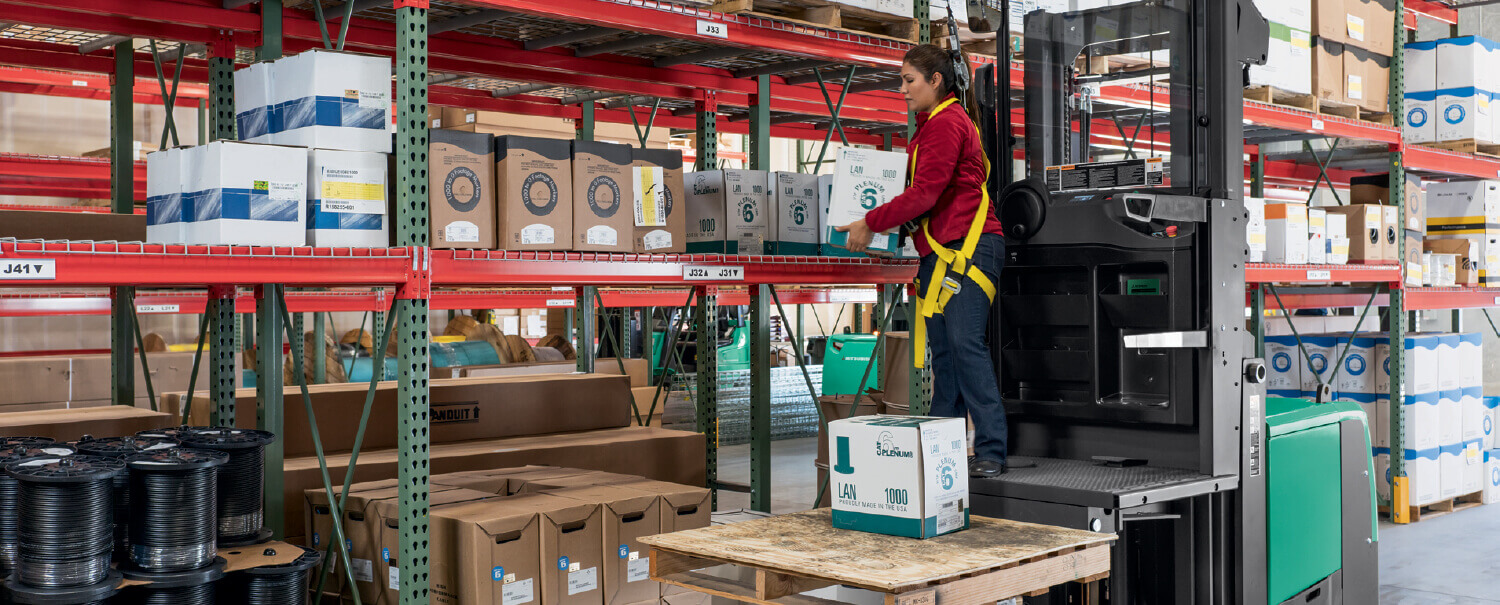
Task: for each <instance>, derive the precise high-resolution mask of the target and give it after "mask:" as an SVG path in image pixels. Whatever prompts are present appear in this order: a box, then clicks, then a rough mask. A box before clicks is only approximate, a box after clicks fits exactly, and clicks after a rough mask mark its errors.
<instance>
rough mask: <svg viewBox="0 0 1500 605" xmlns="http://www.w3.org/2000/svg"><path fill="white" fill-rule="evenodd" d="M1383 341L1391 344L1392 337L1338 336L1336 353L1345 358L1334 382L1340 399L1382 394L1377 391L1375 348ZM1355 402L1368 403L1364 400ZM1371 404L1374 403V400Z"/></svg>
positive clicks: (1370, 334)
mask: <svg viewBox="0 0 1500 605" xmlns="http://www.w3.org/2000/svg"><path fill="white" fill-rule="evenodd" d="M1382 341H1384V342H1389V341H1390V337H1389V336H1384V335H1381V334H1377V333H1369V334H1342V335H1339V336H1338V344H1337V348H1336V349H1335V352H1336V354H1337V355H1342V356H1343V358H1344V365H1343V369H1341V370H1339V374H1338V376H1337V377H1336V378H1335V380H1334V384H1333V389H1334V391H1336V392H1338V394H1339V397H1340V398H1344V397H1346V396H1349V395H1353V394H1362V395H1370V396H1372V397H1373V396H1375V395H1378V394H1380V392H1379V391H1377V390H1375V369H1376V368H1375V347H1376V345H1378V344H1380V343H1381V342H1382ZM1387 393H1389V391H1387ZM1366 399H1368V398H1366ZM1346 400H1348V399H1346ZM1354 401H1360V403H1366V401H1363V400H1362V399H1356V400H1354ZM1369 402H1373V399H1371V400H1370V401H1369Z"/></svg>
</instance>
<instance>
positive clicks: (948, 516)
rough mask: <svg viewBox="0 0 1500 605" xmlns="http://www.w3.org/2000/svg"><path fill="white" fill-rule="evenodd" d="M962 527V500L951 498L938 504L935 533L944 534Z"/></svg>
mask: <svg viewBox="0 0 1500 605" xmlns="http://www.w3.org/2000/svg"><path fill="white" fill-rule="evenodd" d="M963 527H964V501H963V500H962V499H953V500H949V501H947V502H941V503H939V504H938V512H937V533H938V534H939V535H941V534H946V533H948V532H950V531H957V530H960V529H963Z"/></svg>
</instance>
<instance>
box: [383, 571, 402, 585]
mask: <svg viewBox="0 0 1500 605" xmlns="http://www.w3.org/2000/svg"><path fill="white" fill-rule="evenodd" d="M385 576H386V587H387V588H390V589H391V590H401V568H400V567H395V566H392V567H389V568H387V569H386V574H385Z"/></svg>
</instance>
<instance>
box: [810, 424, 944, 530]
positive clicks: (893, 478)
mask: <svg viewBox="0 0 1500 605" xmlns="http://www.w3.org/2000/svg"><path fill="white" fill-rule="evenodd" d="M966 431H967V427H966V425H965V422H964V419H962V418H934V417H928V416H888V415H879V416H861V417H858V418H849V419H845V420H836V421H834V422H830V423H828V435H829V440H830V445H831V447H832V448H833V451H832V460H831V461H830V469H829V470H830V475H829V476H830V477H832V488H833V526H834V527H835V528H838V529H853V530H858V531H866V532H871V533H877V534H887V535H892V536H904V537H908V538H922V539H926V538H933V537H936V536H941V535H943V534H948V533H953V532H955V531H959V530H962V529H968V527H969V469H968V456H967V449H966V448H967V445H968V443H967V434H966Z"/></svg>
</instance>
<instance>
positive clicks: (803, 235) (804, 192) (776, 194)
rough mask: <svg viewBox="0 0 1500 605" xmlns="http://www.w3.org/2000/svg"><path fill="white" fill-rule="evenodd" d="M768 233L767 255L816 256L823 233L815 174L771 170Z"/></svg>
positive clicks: (816, 176)
mask: <svg viewBox="0 0 1500 605" xmlns="http://www.w3.org/2000/svg"><path fill="white" fill-rule="evenodd" d="M771 178H772V179H773V181H774V182H775V186H774V187H773V188H772V192H771V199H772V202H771V206H772V208H773V209H774V210H773V212H772V221H771V222H772V227H771V228H772V236H771V238H770V239H768V240H767V241H766V253H767V254H791V255H801V256H817V254H818V244H819V243H820V241H821V238H820V236H821V235H822V233H823V229H822V222H821V220H820V219H821V218H822V217H821V215H819V213H818V175H815V174H802V173H797V172H774V173H772V174H771Z"/></svg>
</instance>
